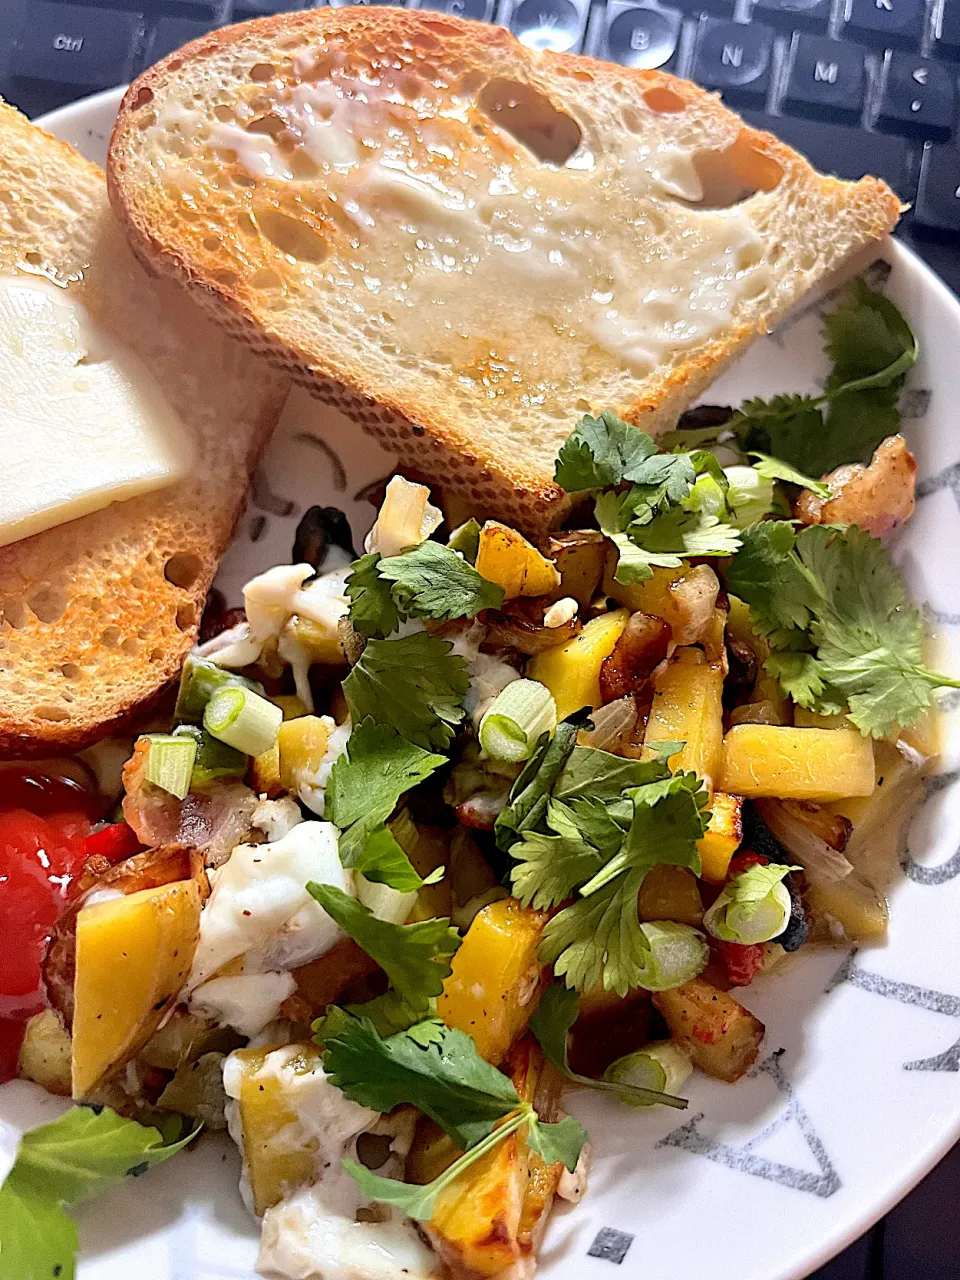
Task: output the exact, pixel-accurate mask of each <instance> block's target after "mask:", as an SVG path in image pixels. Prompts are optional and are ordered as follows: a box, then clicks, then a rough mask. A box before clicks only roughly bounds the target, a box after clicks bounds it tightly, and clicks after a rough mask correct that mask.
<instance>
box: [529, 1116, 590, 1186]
mask: <svg viewBox="0 0 960 1280" xmlns="http://www.w3.org/2000/svg"><path fill="white" fill-rule="evenodd" d="M526 1139H527V1146H528V1147H529V1148H530V1150H531V1151H536V1153H537V1154H538V1155H539V1156H540V1157H541V1158H542V1159H543V1161H544V1163H545V1164H558V1163H562V1164H563V1165H564V1166H565V1167H566V1168H567V1169H569V1170H570V1172H571V1173H573V1171H574V1169H576V1167H577V1161H578V1160H579V1159H580V1152H581V1151H582V1150H583V1147H584V1143H585V1142H586V1140H587V1134H586V1130H585V1129H584V1127H583V1125H582V1124H581V1123H580V1121H579V1120H575V1119H574V1117H573V1116H564V1118H563V1119H562V1120H559V1121H558V1122H557V1123H556V1124H548V1123H547V1122H546V1121H544V1120H540V1119H537V1118H534V1121H533V1123H531V1124H529V1125H528V1126H527V1132H526Z"/></svg>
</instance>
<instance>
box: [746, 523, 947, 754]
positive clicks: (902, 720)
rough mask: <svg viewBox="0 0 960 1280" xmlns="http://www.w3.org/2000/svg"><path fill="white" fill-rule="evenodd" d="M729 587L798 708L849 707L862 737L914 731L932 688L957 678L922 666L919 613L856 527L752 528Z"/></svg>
mask: <svg viewBox="0 0 960 1280" xmlns="http://www.w3.org/2000/svg"><path fill="white" fill-rule="evenodd" d="M727 585H728V588H729V590H730V591H731V592H733V594H734V595H737V596H739V597H740V598H741V599H742V600H744V601H745V602H746V604H747V605H749V607H750V612H751V616H752V617H753V619H754V621H755V624H756V625H757V628H758V630H760V631H761V633H764V634H766V635H767V636H768V639H769V641H770V644H771V648H772V650H773V651H772V652H771V655H770V657H769V658H768V659H767V660H766V666H767V669H768V670H769V671H770V673H771V674H772V675H775V676H776V677H777V678H778V679H779V680H780V683H781V685H782V686H783V688H784V689H785V691H786V692H787V693H789V695H790V696H791V697H792V698H793V699H794V701H796V702H797V703H799V705H800V706H804V707H811V708H813V709H815V710H817V711H820V712H822V713H824V714H834V713H836V712H837V711H842V710H843V709H844V707H845V706H847V707H849V712H848V714H849V717H850V719H851V720H852V721H853V723H854V724H855V725H856V726H857V728H858V729H859V730H860V732H861V733H862V734H864V735H865V736H866V735H868V734H872V735H873V736H874V737H885V736H886V735H887V734H888V733H889V732H891V730H892V729H893V728H894V726H895V725H900V726H906V725H908V724H911V723H912V722H913V721H914V720H915V719H916V718H917V716H918V715H920V714H921V712H923V711H924V710H925V709H926V707H927V706H928V705H929V702H930V696H931V693H932V691H933V690H934V689H936V688H940V687H950V688H957V687H960V680H956V679H954V678H952V677H950V676H946V675H942V674H939V673H937V672H934V671H930V670H929V669H928V668H927V667H925V666H924V665H923V657H922V641H923V628H922V624H921V620H920V614H919V612H918V611H917V609H916V608H914V606H913V605H911V604H909V603H907V600H906V595H905V592H904V588H903V583H902V581H901V579H900V575H899V573H898V572H897V570H896V568H895V567H894V565H893V564H892V563H891V562H890V560H889V559H888V558H887V556H886V553H885V552H884V550H883V547H882V545H881V543H880V542H879V541H878V540H877V539H875V538H871V537H870V535H869V534H867V533H865V532H864V531H863V530H862V529H858V528H856V527H855V526H850V527H848V528H844V529H837V528H832V527H830V526H824V525H812V526H810V527H809V528H806V529H804V530H802V531H801V532H800V533H799V534H795V533H794V531H793V528H792V526H791V525H790V524H788V523H787V522H785V521H771V522H767V523H765V524H760V525H757V526H755V528H753V529H750V530H747V532H746V534H745V535H744V547H743V549H742V550H741V551H740V552H738V553H737V555H736V556H734V558H733V560H732V561H731V562H730V565H729V566H728V573H727Z"/></svg>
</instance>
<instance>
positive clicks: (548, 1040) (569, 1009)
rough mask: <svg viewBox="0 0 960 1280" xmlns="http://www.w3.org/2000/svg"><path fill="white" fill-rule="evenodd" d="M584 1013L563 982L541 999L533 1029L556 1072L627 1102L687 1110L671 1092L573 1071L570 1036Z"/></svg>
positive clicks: (682, 1101) (572, 993) (533, 1018)
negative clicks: (568, 1049)
mask: <svg viewBox="0 0 960 1280" xmlns="http://www.w3.org/2000/svg"><path fill="white" fill-rule="evenodd" d="M579 1011H580V998H579V996H578V995H577V993H576V991H574V990H573V988H572V987H568V986H565V985H564V984H563V983H562V982H553V983H551V984H550V986H549V987H547V989H546V991H545V992H544V993H543V995H542V996H541V997H540V1001H539V1003H538V1005H537V1007H536V1009H535V1011H534V1014H533V1017H532V1018H531V1019H530V1030H531V1031H532V1032H533V1034H534V1035H535V1036H536V1038H537V1040H539V1042H540V1047H541V1049H543V1052H544V1053H545V1054H546V1056H547V1058H548V1059H549V1061H550V1062H552V1063H553V1065H554V1066H555V1067H556V1069H557V1070H558V1071H559V1072H561V1074H562V1075H564V1076H566V1078H567V1079H568V1080H572V1081H574V1083H576V1084H579V1085H583V1087H584V1088H586V1089H595V1090H597V1091H598V1092H600V1093H612V1094H615V1095H616V1096H618V1097H619V1098H621V1099H622V1100H623V1101H625V1102H631V1103H633V1104H636V1103H638V1102H648V1103H657V1102H660V1103H663V1104H664V1105H665V1106H668V1107H676V1108H677V1109H678V1110H683V1109H684V1108H685V1107H686V1106H687V1100H686V1098H677V1097H675V1096H674V1095H673V1094H671V1093H660V1092H659V1091H658V1090H656V1089H644V1088H642V1087H641V1086H640V1085H633V1084H622V1083H619V1082H617V1081H613V1080H592V1079H591V1078H590V1077H589V1076H582V1075H579V1074H578V1073H577V1072H576V1071H571V1069H570V1063H569V1060H568V1058H567V1036H568V1035H569V1033H570V1028H571V1027H572V1026H573V1024H574V1023H575V1022H576V1020H577V1015H578V1014H579Z"/></svg>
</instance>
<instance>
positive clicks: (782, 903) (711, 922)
mask: <svg viewBox="0 0 960 1280" xmlns="http://www.w3.org/2000/svg"><path fill="white" fill-rule="evenodd" d="M799 870H800V868H799V867H786V866H784V865H783V864H782V863H778V862H775V863H769V864H766V865H763V864H758V865H757V866H755V867H748V868H747V870H746V871H741V872H740V874H739V875H736V876H734V877H733V878H732V879H731V880H730V882H729V884H727V885H726V886H725V888H724V889H723V891H722V892H721V893H720V895H719V897H718V898H717V899H716V901H715V902H714V903H713V905H712V906H711V907H710V908H709V909H708V910H707V912H706V914H705V915H704V917H703V927H704V928H705V929H706V931H707V932H708V933H710V934H712V935H713V936H714V937H715V938H719V939H720V940H721V942H739V943H742V944H743V945H744V946H751V945H752V944H754V943H757V942H770V941H771V940H772V939H774V938H778V937H779V936H780V934H781V933H783V931H784V929H785V928H786V927H787V924H788V923H789V921H790V912H791V902H790V890H789V889H788V888H787V886H786V885H785V884H784V883H783V877H784V876H785V875H786V874H787V873H788V872H789V871H799Z"/></svg>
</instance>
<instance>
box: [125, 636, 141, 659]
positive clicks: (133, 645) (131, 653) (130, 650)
mask: <svg viewBox="0 0 960 1280" xmlns="http://www.w3.org/2000/svg"><path fill="white" fill-rule="evenodd" d="M120 648H121V650H122V651H123V652H124V653H125V654H126V655H127V657H128V658H135V657H136V656H137V654H138V653H139V652H140V643H139V641H137V640H134V638H133V637H132V636H131V637H130V638H129V639H128V640H124V642H123V644H121V646H120Z"/></svg>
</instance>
